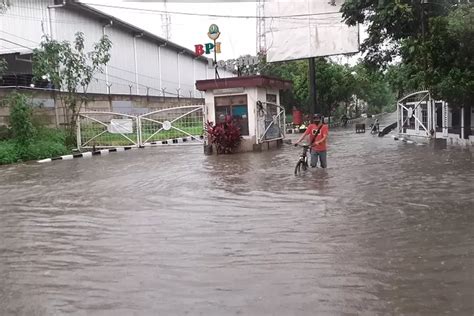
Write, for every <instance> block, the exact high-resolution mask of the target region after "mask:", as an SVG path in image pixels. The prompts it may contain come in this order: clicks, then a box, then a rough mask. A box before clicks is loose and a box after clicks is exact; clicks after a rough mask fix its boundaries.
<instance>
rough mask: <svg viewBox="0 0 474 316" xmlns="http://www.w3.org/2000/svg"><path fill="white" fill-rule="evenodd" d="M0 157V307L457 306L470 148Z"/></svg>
mask: <svg viewBox="0 0 474 316" xmlns="http://www.w3.org/2000/svg"><path fill="white" fill-rule="evenodd" d="M298 154H299V149H296V148H294V147H293V146H289V145H285V146H284V147H283V148H282V149H281V150H276V151H271V152H264V153H249V154H238V155H230V156H217V157H216V156H204V155H203V149H202V147H199V146H186V147H160V148H151V149H143V150H136V151H132V152H124V153H116V154H110V155H108V156H106V157H94V158H90V159H76V160H71V161H60V162H53V163H49V164H36V163H29V164H19V165H11V166H1V167H0V203H1V204H0V236H1V240H0V315H2V316H3V315H184V314H189V315H236V314H242V315H358V314H366V315H373V314H378V315H387V314H397V315H401V314H406V315H439V314H452V315H473V314H474V205H473V198H474V183H473V181H474V168H473V167H474V163H473V158H472V152H470V151H466V150H462V149H450V150H436V149H433V148H431V147H429V146H418V145H416V144H406V143H402V142H396V141H394V140H393V139H392V138H390V137H385V138H378V137H372V136H371V135H369V133H367V134H363V135H362V134H355V133H354V132H353V130H352V128H351V129H350V130H349V129H347V130H339V131H336V130H335V131H331V136H330V148H329V154H328V164H329V168H328V169H327V170H322V169H312V170H308V171H307V172H305V173H304V174H303V175H301V176H298V177H295V176H294V175H293V170H294V165H295V163H296V160H297V158H298Z"/></svg>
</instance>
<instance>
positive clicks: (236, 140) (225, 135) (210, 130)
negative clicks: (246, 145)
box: [206, 119, 242, 154]
mask: <svg viewBox="0 0 474 316" xmlns="http://www.w3.org/2000/svg"><path fill="white" fill-rule="evenodd" d="M206 133H207V138H208V140H209V142H210V143H211V144H213V145H215V146H216V149H217V153H218V154H230V153H233V152H234V151H235V150H236V149H237V148H238V147H239V145H240V142H241V140H242V136H241V135H240V128H239V127H238V126H237V125H236V124H235V122H233V121H232V120H231V119H226V121H225V122H224V123H219V124H217V125H214V124H213V123H211V122H207V123H206Z"/></svg>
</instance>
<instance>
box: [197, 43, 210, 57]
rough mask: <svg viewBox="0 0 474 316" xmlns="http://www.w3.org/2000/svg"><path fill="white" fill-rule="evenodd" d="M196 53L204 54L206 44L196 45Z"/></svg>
mask: <svg viewBox="0 0 474 316" xmlns="http://www.w3.org/2000/svg"><path fill="white" fill-rule="evenodd" d="M206 48H207V47H206ZM194 53H195V54H196V56H201V55H203V54H204V46H203V45H201V44H197V45H194Z"/></svg>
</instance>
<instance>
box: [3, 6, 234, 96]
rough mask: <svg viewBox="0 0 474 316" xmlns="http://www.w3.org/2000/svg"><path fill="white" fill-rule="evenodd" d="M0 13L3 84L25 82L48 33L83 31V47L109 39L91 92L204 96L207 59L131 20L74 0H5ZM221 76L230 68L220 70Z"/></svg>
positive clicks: (59, 36)
mask: <svg viewBox="0 0 474 316" xmlns="http://www.w3.org/2000/svg"><path fill="white" fill-rule="evenodd" d="M4 3H5V8H4V9H3V10H2V11H3V14H1V15H0V56H3V57H4V58H5V59H6V60H7V62H8V71H7V74H6V76H4V80H3V83H0V84H2V85H4V86H6V85H12V86H14V85H28V83H29V82H31V81H29V80H31V72H32V67H31V54H32V50H33V49H34V48H36V47H38V46H39V44H40V42H41V40H42V37H43V36H45V35H47V36H49V37H50V38H53V39H55V40H58V41H64V40H65V41H72V40H73V39H74V35H75V34H76V33H77V32H83V33H84V36H85V39H86V50H91V49H92V46H93V44H94V43H95V42H97V41H99V39H100V38H101V36H103V35H107V36H108V37H109V38H110V40H111V41H112V45H113V46H112V49H111V60H110V62H109V63H108V64H107V65H106V66H105V67H104V72H103V73H100V74H97V75H96V76H95V80H94V81H93V82H92V83H91V85H90V86H89V92H91V93H101V94H102V93H103V94H127V95H129V94H132V95H151V96H167V97H173V96H174V97H185V98H202V94H201V92H200V91H197V90H196V88H195V82H196V81H197V80H204V79H212V78H214V77H215V71H214V69H213V68H212V67H209V63H208V60H207V59H206V58H204V57H196V56H195V55H194V51H192V50H190V49H187V48H185V47H182V46H180V45H177V44H175V43H172V42H169V41H167V40H165V39H163V38H160V37H158V36H156V35H154V34H151V33H149V32H146V31H144V30H142V29H140V28H137V27H135V26H133V25H131V24H129V23H126V22H124V21H121V20H119V19H117V18H115V17H113V16H111V15H108V14H105V13H103V12H102V11H99V10H97V9H95V8H93V7H91V6H88V5H85V4H83V3H80V2H77V1H73V0H8V1H4ZM219 75H220V77H221V78H226V77H233V76H234V75H233V73H231V72H229V71H226V70H224V69H220V70H219Z"/></svg>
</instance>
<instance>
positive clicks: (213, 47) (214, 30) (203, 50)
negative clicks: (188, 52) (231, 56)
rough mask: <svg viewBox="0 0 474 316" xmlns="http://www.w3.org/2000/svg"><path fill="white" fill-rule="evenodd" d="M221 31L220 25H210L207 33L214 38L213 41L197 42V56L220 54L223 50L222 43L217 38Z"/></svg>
mask: <svg viewBox="0 0 474 316" xmlns="http://www.w3.org/2000/svg"><path fill="white" fill-rule="evenodd" d="M220 35H221V33H220V32H219V27H218V26H217V25H216V24H211V26H209V32H208V33H207V36H208V37H209V38H210V39H211V40H213V42H212V43H207V44H197V45H194V53H195V55H196V56H202V55H204V54H206V55H209V54H211V53H214V55H215V54H220V52H221V43H220V42H217V39H218V38H219V36H220Z"/></svg>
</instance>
